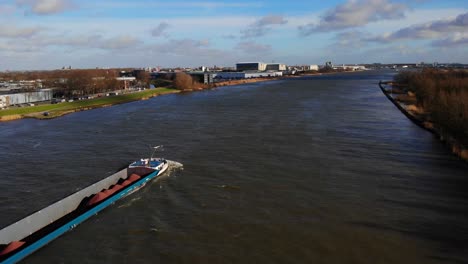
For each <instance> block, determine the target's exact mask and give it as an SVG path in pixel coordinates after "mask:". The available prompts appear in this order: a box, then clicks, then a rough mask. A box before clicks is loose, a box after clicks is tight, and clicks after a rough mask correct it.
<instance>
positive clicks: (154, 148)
mask: <svg viewBox="0 0 468 264" xmlns="http://www.w3.org/2000/svg"><path fill="white" fill-rule="evenodd" d="M163 147H164V146H163V145H159V146H155V147H153V153H151V157H150V161H151V160H153V156H154V153H155V152H156V150H159V149H160V150H163Z"/></svg>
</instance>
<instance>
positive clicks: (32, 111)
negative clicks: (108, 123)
mask: <svg viewBox="0 0 468 264" xmlns="http://www.w3.org/2000/svg"><path fill="white" fill-rule="evenodd" d="M177 92H179V91H178V90H175V89H169V88H156V89H151V90H145V91H141V92H135V93H129V94H123V95H116V96H109V97H99V98H95V99H90V100H81V101H74V102H64V103H59V104H45V105H38V106H29V107H20V108H13V109H7V110H1V111H0V120H1V121H7V120H13V119H19V118H24V117H35V118H54V117H57V116H61V115H64V114H67V113H72V112H77V111H82V110H88V109H93V108H98V107H104V106H111V105H115V104H121V103H126V102H131V101H137V100H142V99H148V98H151V97H154V96H157V95H161V94H168V93H177ZM44 112H48V114H49V115H48V116H44V115H43V113H44Z"/></svg>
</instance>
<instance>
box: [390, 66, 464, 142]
mask: <svg viewBox="0 0 468 264" xmlns="http://www.w3.org/2000/svg"><path fill="white" fill-rule="evenodd" d="M394 81H395V82H396V83H397V84H398V85H400V86H402V88H404V89H405V90H407V91H408V92H413V93H414V94H415V95H416V99H417V105H418V107H421V108H423V109H424V110H425V111H427V112H428V113H429V117H430V119H431V120H430V121H432V122H433V123H434V124H436V125H437V126H438V127H439V129H440V130H441V132H442V134H443V135H450V136H452V137H454V138H455V139H456V140H457V141H458V142H459V143H461V144H463V145H464V146H468V71H466V70H437V69H424V70H422V71H419V72H410V71H408V72H402V73H399V74H397V75H396V76H395V77H394Z"/></svg>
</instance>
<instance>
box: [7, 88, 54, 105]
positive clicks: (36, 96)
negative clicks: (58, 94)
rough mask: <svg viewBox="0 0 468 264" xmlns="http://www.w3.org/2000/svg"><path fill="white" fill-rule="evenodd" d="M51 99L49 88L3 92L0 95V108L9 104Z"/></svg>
mask: <svg viewBox="0 0 468 264" xmlns="http://www.w3.org/2000/svg"><path fill="white" fill-rule="evenodd" d="M51 99H52V90H51V89H41V90H39V91H37V92H28V93H14V94H5V95H0V108H3V107H8V106H11V105H18V104H27V103H34V102H42V101H48V100H51Z"/></svg>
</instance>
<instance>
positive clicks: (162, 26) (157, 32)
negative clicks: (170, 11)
mask: <svg viewBox="0 0 468 264" xmlns="http://www.w3.org/2000/svg"><path fill="white" fill-rule="evenodd" d="M169 27H170V25H169V24H168V23H166V22H161V23H159V25H157V26H156V27H155V28H153V30H151V35H152V36H153V37H161V36H165V37H167V36H168V34H167V33H166V32H165V31H166V30H167V29H168V28H169Z"/></svg>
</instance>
